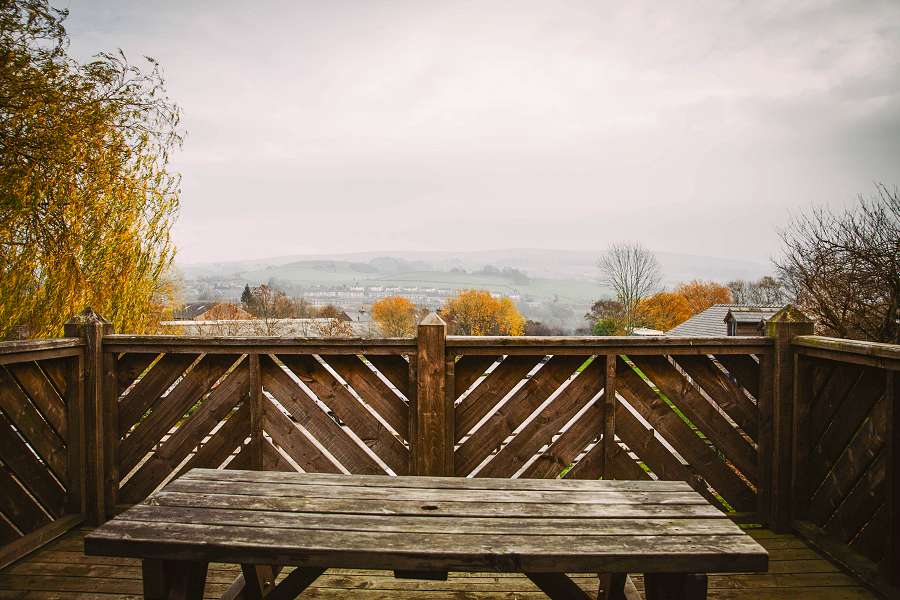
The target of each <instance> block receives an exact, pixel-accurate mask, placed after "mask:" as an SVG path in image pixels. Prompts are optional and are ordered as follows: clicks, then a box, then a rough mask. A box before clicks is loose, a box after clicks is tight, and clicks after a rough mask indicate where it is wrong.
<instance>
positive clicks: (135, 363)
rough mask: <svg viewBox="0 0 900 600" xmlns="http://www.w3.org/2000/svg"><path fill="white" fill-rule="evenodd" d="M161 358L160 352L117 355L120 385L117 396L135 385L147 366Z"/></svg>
mask: <svg viewBox="0 0 900 600" xmlns="http://www.w3.org/2000/svg"><path fill="white" fill-rule="evenodd" d="M157 358H159V354H153V353H152V352H151V353H145V352H138V353H134V352H132V353H129V354H123V355H121V356H117V357H116V372H117V373H118V374H119V386H118V393H117V394H116V395H117V396H121V395H122V393H123V392H125V390H127V389H128V388H129V387H131V386H132V385H134V383H135V381H137V379H138V378H140V377H141V376H142V375H143V374H144V372H145V371H147V368H148V367H149V366H150V365H151V364H153V362H154V361H155V360H156V359H157Z"/></svg>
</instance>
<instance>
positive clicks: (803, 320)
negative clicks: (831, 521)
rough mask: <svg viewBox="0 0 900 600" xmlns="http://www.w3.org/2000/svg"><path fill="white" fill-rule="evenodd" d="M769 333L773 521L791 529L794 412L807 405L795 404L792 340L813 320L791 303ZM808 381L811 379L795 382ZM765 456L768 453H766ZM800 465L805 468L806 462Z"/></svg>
mask: <svg viewBox="0 0 900 600" xmlns="http://www.w3.org/2000/svg"><path fill="white" fill-rule="evenodd" d="M766 330H767V333H768V335H769V337H772V338H774V347H773V349H772V359H771V360H770V361H766V366H769V365H770V366H771V369H772V374H771V382H772V385H771V394H772V396H771V407H772V443H771V449H772V452H771V454H772V456H771V465H772V466H771V479H770V481H768V482H766V481H762V485H767V484H768V485H769V498H770V502H771V512H770V515H771V525H772V528H773V529H774V530H775V531H778V532H783V531H789V530H790V526H791V507H792V502H793V496H792V487H791V486H792V476H793V475H792V474H793V472H794V471H795V469H794V458H795V454H794V453H795V443H796V442H797V441H798V440H795V439H794V428H795V421H794V416H795V414H797V415H802V414H805V411H806V409H807V408H808V407H798V406H796V405H795V402H796V400H797V398H795V395H794V392H795V374H796V365H795V362H796V361H795V354H794V349H793V346H792V345H791V340H792V339H793V338H794V337H796V336H798V335H811V334H812V333H813V323H812V321H811V320H810V319H809V317H807V316H806V315H805V314H803V313H802V312H801V311H800V310H798V309H797V308H795V307H794V306H792V305H790V304H788V305H787V306H785V307H784V308H782V309H781V310H780V311H778V312H777V313H775V314H774V315H772V317H771V318H770V319H769V321H768V323H767V324H766ZM796 383H798V384H800V385H808V384H809V382H808V381H807V382H796ZM763 459H764V460H765V459H766V457H763ZM801 468H805V465H804V466H802V467H801Z"/></svg>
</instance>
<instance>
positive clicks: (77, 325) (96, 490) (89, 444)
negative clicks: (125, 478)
mask: <svg viewBox="0 0 900 600" xmlns="http://www.w3.org/2000/svg"><path fill="white" fill-rule="evenodd" d="M63 331H64V334H65V336H66V337H79V338H82V339H83V340H84V342H85V350H84V368H83V370H82V372H83V379H82V383H81V385H82V386H83V392H82V398H83V402H82V403H81V406H82V407H83V410H84V413H83V422H84V437H83V438H82V439H81V443H82V444H83V451H82V452H81V456H82V457H83V459H84V479H85V486H84V490H85V509H86V511H87V513H86V515H85V517H86V519H87V522H88V524H91V525H97V524H99V523H102V522H103V521H105V520H106V515H107V514H108V513H109V512H110V511H111V510H112V508H113V506H111V505H110V503H111V502H114V501H115V500H114V494H113V493H112V490H111V488H110V483H114V482H111V481H110V480H111V477H110V467H111V466H112V463H113V462H114V461H111V460H110V457H111V456H114V455H113V454H112V452H114V449H113V448H109V445H110V444H109V443H108V441H107V440H108V438H109V437H110V436H111V435H112V434H116V437H118V436H117V434H118V432H114V431H109V429H110V427H109V425H110V424H109V419H108V410H109V408H108V407H107V406H105V404H106V403H105V402H104V398H105V394H104V389H105V387H106V385H107V380H108V373H107V371H106V370H105V369H104V356H103V337H104V336H106V335H108V334H110V333H112V332H113V329H112V323H110V322H109V321H107V320H106V319H104V318H103V317H101V316H100V315H98V314H97V313H96V312H94V311H93V309H91V308H86V309H84V310H83V311H81V312H80V313H78V314H77V315H75V316H74V317H72V318H71V319H69V321H67V322H66V323H65V325H64V326H63Z"/></svg>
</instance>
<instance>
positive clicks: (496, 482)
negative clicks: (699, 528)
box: [182, 469, 691, 493]
mask: <svg viewBox="0 0 900 600" xmlns="http://www.w3.org/2000/svg"><path fill="white" fill-rule="evenodd" d="M182 479H183V480H184V481H191V480H210V481H217V482H218V481H244V482H248V483H262V484H265V485H268V484H269V483H280V484H288V485H296V486H308V485H315V486H322V485H334V486H349V487H353V488H357V487H382V488H391V489H407V488H408V489H420V488H425V489H456V490H510V489H515V490H532V491H541V490H544V491H559V483H558V482H556V481H536V480H528V479H506V478H496V479H495V478H489V477H484V478H478V479H462V478H458V477H451V478H446V477H423V476H417V477H401V478H397V477H390V476H387V475H365V476H363V475H356V476H354V477H352V478H349V477H344V476H339V475H330V474H326V473H307V474H305V475H304V476H303V477H302V478H297V477H296V476H295V475H293V474H286V473H249V474H248V473H242V472H233V473H222V472H219V471H216V470H213V469H193V470H192V471H190V472H189V473H186V474H185V475H184V476H183V477H182ZM565 491H567V492H569V491H572V492H578V491H583V492H595V493H596V492H598V491H615V492H623V493H625V492H648V491H652V492H657V493H660V492H690V491H691V487H690V486H689V485H688V484H687V483H685V482H684V481H679V480H671V481H665V482H663V481H655V482H653V483H646V482H641V481H603V482H597V481H585V482H578V481H570V482H567V483H566V486H565Z"/></svg>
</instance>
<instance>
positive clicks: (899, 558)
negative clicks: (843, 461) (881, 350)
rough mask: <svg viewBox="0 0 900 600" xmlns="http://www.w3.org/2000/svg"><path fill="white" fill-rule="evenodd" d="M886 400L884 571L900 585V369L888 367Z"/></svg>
mask: <svg viewBox="0 0 900 600" xmlns="http://www.w3.org/2000/svg"><path fill="white" fill-rule="evenodd" d="M886 377H887V380H886V381H885V389H884V393H885V399H886V400H887V405H888V427H887V437H886V438H885V440H886V442H887V444H886V447H887V451H888V460H887V467H888V469H887V471H888V472H887V509H888V523H889V525H888V532H887V534H888V549H887V561H885V562H886V564H885V565H884V571H885V573H886V574H887V576H888V580H889V581H890V582H891V583H892V584H893V585H895V586H900V371H894V370H891V369H887V372H886Z"/></svg>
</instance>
